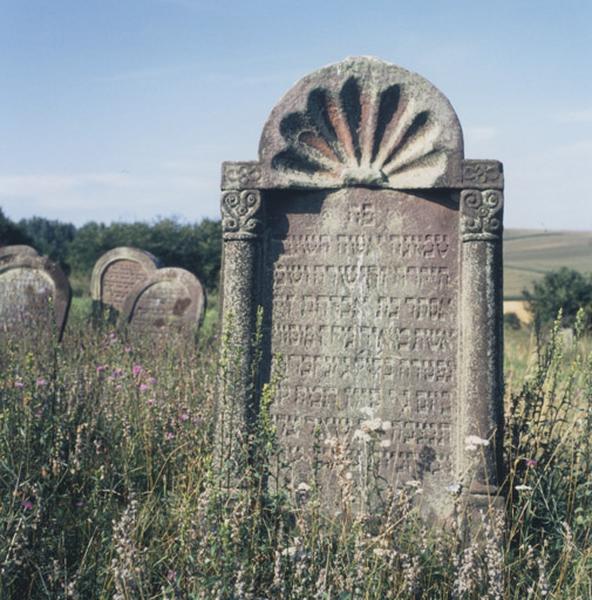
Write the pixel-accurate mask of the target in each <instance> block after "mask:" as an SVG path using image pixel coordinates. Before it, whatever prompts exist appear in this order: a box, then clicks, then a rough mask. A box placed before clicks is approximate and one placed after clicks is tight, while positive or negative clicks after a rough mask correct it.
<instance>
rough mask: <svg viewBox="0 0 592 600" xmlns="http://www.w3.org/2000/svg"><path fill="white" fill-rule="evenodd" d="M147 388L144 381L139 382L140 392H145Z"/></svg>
mask: <svg viewBox="0 0 592 600" xmlns="http://www.w3.org/2000/svg"><path fill="white" fill-rule="evenodd" d="M147 389H148V386H147V385H146V384H145V383H141V384H140V386H139V390H140V391H141V392H145V391H146V390H147Z"/></svg>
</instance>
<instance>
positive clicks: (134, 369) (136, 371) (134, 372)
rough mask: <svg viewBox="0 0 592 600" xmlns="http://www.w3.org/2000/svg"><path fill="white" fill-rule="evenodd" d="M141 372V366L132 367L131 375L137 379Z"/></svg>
mask: <svg viewBox="0 0 592 600" xmlns="http://www.w3.org/2000/svg"><path fill="white" fill-rule="evenodd" d="M143 370H144V369H143V368H142V365H134V366H133V367H132V375H133V376H134V377H137V376H138V375H139V374H140V373H141V372H142V371H143Z"/></svg>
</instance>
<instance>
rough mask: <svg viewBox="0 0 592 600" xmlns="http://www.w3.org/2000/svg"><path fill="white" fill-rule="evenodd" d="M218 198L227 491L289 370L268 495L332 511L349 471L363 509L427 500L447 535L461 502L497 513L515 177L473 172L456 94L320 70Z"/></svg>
mask: <svg viewBox="0 0 592 600" xmlns="http://www.w3.org/2000/svg"><path fill="white" fill-rule="evenodd" d="M222 190H223V191H222V200H221V209H222V225H223V236H224V258H223V273H222V285H223V299H222V318H223V338H224V339H226V340H227V345H228V348H227V349H226V350H225V351H227V352H228V353H229V355H230V357H231V360H230V362H231V364H232V365H233V368H234V371H233V373H232V374H231V375H230V376H229V375H228V374H225V376H224V383H223V385H222V391H221V396H220V399H219V406H218V423H217V436H218V441H217V443H218V445H217V448H218V460H219V465H218V466H219V469H220V470H221V471H223V472H224V473H225V474H226V475H227V477H228V481H229V482H231V485H240V482H241V478H242V476H243V474H244V473H245V468H246V463H247V462H248V461H249V460H250V455H249V453H248V452H244V444H245V441H246V440H247V439H248V437H249V434H250V433H253V432H254V431H255V421H256V419H257V414H258V410H259V406H258V397H259V392H260V390H261V386H262V385H263V384H264V383H265V382H268V381H270V379H271V378H272V373H273V371H274V370H275V371H276V372H277V373H278V374H279V378H280V384H279V389H278V392H277V394H276V398H275V401H274V402H273V403H272V405H271V419H272V422H273V423H274V425H275V428H276V435H277V440H278V443H279V448H280V461H281V463H280V464H281V467H280V469H279V475H278V476H275V475H274V473H272V476H271V477H270V485H275V486H279V487H280V488H282V489H286V490H288V491H291V492H292V493H294V494H295V495H296V494H297V493H298V490H310V489H315V490H316V493H318V494H320V496H321V500H322V503H323V505H324V506H326V507H327V508H328V509H333V508H335V507H336V506H338V505H339V501H340V499H339V497H338V496H339V493H340V487H339V485H338V479H339V477H342V478H343V477H346V478H349V480H350V481H351V483H352V485H353V489H355V490H356V492H359V494H360V500H359V504H358V506H359V508H360V510H363V511H372V510H374V509H375V508H378V507H379V506H380V502H381V499H382V498H386V497H387V496H388V493H387V492H388V491H389V490H396V489H400V488H401V487H403V486H405V485H413V486H420V487H421V488H422V489H423V494H422V495H421V496H422V501H421V502H422V506H421V508H422V511H423V513H424V514H425V515H427V516H429V518H433V519H435V520H437V521H438V520H441V521H446V520H447V519H448V518H451V516H452V515H453V513H454V511H455V510H456V508H455V507H456V506H458V495H460V497H461V499H462V500H463V502H464V503H465V505H466V506H469V510H471V511H472V510H473V509H474V508H475V507H476V508H478V507H480V506H487V505H488V504H489V502H490V501H491V499H492V498H494V497H495V496H496V494H497V493H498V486H499V484H500V481H501V477H502V473H501V458H500V453H501V426H502V410H503V406H502V361H503V355H502V261H501V258H502V238H501V234H502V205H503V192H502V190H503V173H502V165H501V164H500V163H499V162H497V161H493V160H466V159H464V153H463V137H462V131H461V127H460V123H459V121H458V118H457V116H456V114H455V112H454V110H453V108H452V106H451V104H450V102H449V101H448V100H447V98H446V97H445V96H444V95H443V94H442V93H441V92H440V91H438V90H437V89H436V88H435V87H434V86H433V85H432V84H430V83H429V82H428V81H426V80H425V79H423V78H422V77H420V76H419V75H417V74H415V73H411V72H409V71H406V70H405V69H402V68H400V67H398V66H395V65H391V64H387V63H385V62H382V61H380V60H377V59H374V58H350V59H347V60H345V61H343V62H341V63H339V64H336V65H332V66H329V67H325V68H323V69H320V70H319V71H316V72H314V73H312V74H311V75H308V76H306V77H304V78H303V79H302V80H301V81H300V82H298V83H297V84H296V85H295V86H294V87H293V88H292V89H291V90H290V91H288V93H287V94H286V95H285V96H284V97H283V98H282V100H281V101H280V103H279V104H278V105H277V106H276V107H275V108H274V109H273V111H272V113H271V115H270V117H269V119H268V120H267V122H266V124H265V127H264V129H263V133H262V136H261V142H260V146H259V160H258V161H253V162H227V163H224V165H223V174H222ZM258 307H262V308H263V322H262V329H261V331H262V340H261V348H259V349H258V350H254V349H253V346H252V340H253V339H254V337H255V335H256V330H257V321H258V318H259V317H258V316H257V312H258ZM259 351H260V352H261V355H262V357H263V358H262V361H261V363H262V369H261V370H260V371H261V372H260V375H259V377H258V378H253V375H252V373H253V367H254V362H255V360H256V359H257V357H258V352H259ZM340 465H341V466H340ZM255 466H256V465H255ZM340 469H341V471H340ZM232 482H234V483H232Z"/></svg>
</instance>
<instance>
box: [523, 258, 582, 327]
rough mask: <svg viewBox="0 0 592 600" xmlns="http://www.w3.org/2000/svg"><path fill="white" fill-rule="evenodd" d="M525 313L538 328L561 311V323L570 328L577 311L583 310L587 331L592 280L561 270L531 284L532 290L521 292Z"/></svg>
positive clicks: (580, 274)
mask: <svg viewBox="0 0 592 600" xmlns="http://www.w3.org/2000/svg"><path fill="white" fill-rule="evenodd" d="M523 294H524V297H525V298H526V300H527V302H528V307H529V310H530V311H531V312H532V314H533V315H534V318H535V322H536V323H537V324H539V325H546V324H550V323H552V322H553V321H554V320H555V319H556V318H557V315H558V314H559V311H562V321H561V324H562V325H563V326H564V327H573V325H574V323H575V319H576V315H577V313H578V310H579V309H580V308H582V309H583V310H584V321H585V325H586V327H587V328H589V327H590V325H591V324H592V278H590V277H589V276H585V275H582V273H579V272H578V271H574V270H573V269H568V268H567V267H562V268H561V269H559V270H557V271H552V272H550V273H547V274H546V275H545V276H544V277H543V279H542V280H540V281H537V282H535V284H534V287H533V290H532V291H529V290H524V291H523Z"/></svg>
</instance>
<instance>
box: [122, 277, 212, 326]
mask: <svg viewBox="0 0 592 600" xmlns="http://www.w3.org/2000/svg"><path fill="white" fill-rule="evenodd" d="M204 311H205V292H204V289H203V287H202V285H201V283H200V282H199V280H198V279H197V277H195V275H193V274H192V273H190V272H189V271H186V270H185V269H178V268H165V269H158V270H157V271H154V272H153V273H152V274H150V275H149V276H148V278H147V279H144V280H142V281H140V282H139V283H137V284H136V285H135V286H134V287H133V288H132V290H131V291H130V292H129V294H128V295H127V297H126V299H125V302H124V305H123V309H122V312H121V323H122V324H123V325H125V326H126V327H127V328H128V330H129V332H130V334H131V335H133V336H137V335H139V336H149V335H155V334H156V335H167V334H169V333H176V334H187V335H192V334H195V332H196V330H197V327H198V325H199V323H200V322H201V320H202V318H203V315H204Z"/></svg>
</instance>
